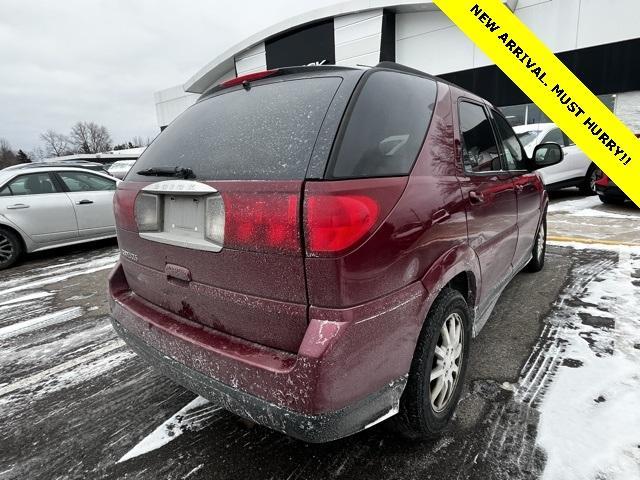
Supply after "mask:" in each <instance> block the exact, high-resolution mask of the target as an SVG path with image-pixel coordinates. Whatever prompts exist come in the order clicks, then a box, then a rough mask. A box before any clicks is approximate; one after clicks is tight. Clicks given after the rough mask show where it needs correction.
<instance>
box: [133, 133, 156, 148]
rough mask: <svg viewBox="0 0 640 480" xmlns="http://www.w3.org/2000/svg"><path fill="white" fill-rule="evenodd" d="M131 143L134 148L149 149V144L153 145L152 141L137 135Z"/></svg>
mask: <svg viewBox="0 0 640 480" xmlns="http://www.w3.org/2000/svg"><path fill="white" fill-rule="evenodd" d="M129 143H130V144H131V145H133V146H134V147H148V146H149V144H150V143H151V139H150V138H149V137H147V138H146V140H145V139H144V138H142V137H141V136H139V135H137V136H135V137H133V138H132V139H131V141H130V142H129Z"/></svg>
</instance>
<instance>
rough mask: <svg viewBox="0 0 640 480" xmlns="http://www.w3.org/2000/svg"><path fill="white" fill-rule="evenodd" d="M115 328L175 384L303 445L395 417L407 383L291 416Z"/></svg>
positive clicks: (120, 326)
mask: <svg viewBox="0 0 640 480" xmlns="http://www.w3.org/2000/svg"><path fill="white" fill-rule="evenodd" d="M112 323H113V327H114V328H115V330H116V332H117V333H118V335H120V337H122V338H123V339H124V340H125V342H127V344H128V345H129V346H130V347H131V348H132V350H134V351H135V352H136V353H137V354H138V355H139V356H140V357H141V358H143V359H144V360H145V361H146V362H148V363H150V364H151V365H153V366H154V367H155V368H156V369H158V370H159V371H160V372H161V373H162V374H164V375H165V376H167V377H169V378H170V379H172V380H173V381H175V382H176V383H179V384H180V385H182V386H184V387H185V388H187V389H189V390H191V391H192V392H196V393H198V394H199V395H201V396H203V397H204V398H207V399H208V400H210V401H212V402H215V403H216V404H218V405H220V406H221V407H223V408H224V409H226V410H228V411H230V412H233V413H235V414H237V415H240V416H241V417H244V418H247V419H249V420H252V421H254V422H256V423H259V424H261V425H264V426H267V427H270V428H272V429H274V430H277V431H279V432H282V433H285V434H287V435H289V436H291V437H294V438H297V439H299V440H303V441H305V442H313V443H320V442H330V441H332V440H337V439H338V438H342V437H346V436H348V435H351V434H353V433H356V432H358V431H360V430H363V429H364V428H366V427H367V426H369V425H370V424H374V423H377V421H379V420H380V419H383V418H384V417H386V416H390V415H391V414H394V413H396V412H397V410H396V407H395V406H396V405H397V403H398V400H399V398H400V396H401V395H402V391H403V389H404V386H405V383H406V378H401V379H398V380H397V381H395V382H391V383H390V384H389V385H386V386H385V387H384V388H383V389H382V390H379V391H377V392H375V393H373V394H371V395H369V396H367V397H365V398H364V399H362V400H361V401H359V402H357V403H356V404H353V405H349V406H347V407H345V408H342V409H340V410H336V411H333V412H326V413H320V414H316V415H308V414H304V413H300V412H295V411H293V410H288V409H286V408H283V407H281V406H279V405H276V404H273V403H270V402H267V401H266V400H264V399H262V398H259V397H256V396H254V395H251V394H248V393H246V392H243V391H242V390H240V389H238V388H233V387H230V386H229V385H226V384H224V383H222V382H219V381H217V380H216V379H214V378H211V377H208V376H206V375H203V374H202V373H200V372H198V371H196V370H193V369H191V368H189V367H187V366H186V365H184V364H182V363H180V362H178V361H176V360H174V359H173V358H171V357H167V356H166V355H164V354H163V353H161V352H160V351H158V350H156V349H155V348H153V347H151V346H149V345H148V344H147V343H145V342H144V341H142V340H140V338H139V337H136V336H135V335H131V334H130V333H129V332H128V331H127V330H125V329H124V328H123V327H122V325H120V324H119V323H118V321H117V320H114V319H112Z"/></svg>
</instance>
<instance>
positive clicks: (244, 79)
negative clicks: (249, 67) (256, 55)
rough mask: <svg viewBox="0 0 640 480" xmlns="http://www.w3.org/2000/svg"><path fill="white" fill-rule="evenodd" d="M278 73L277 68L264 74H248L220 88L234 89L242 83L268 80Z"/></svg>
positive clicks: (263, 72) (224, 83) (223, 84)
mask: <svg viewBox="0 0 640 480" xmlns="http://www.w3.org/2000/svg"><path fill="white" fill-rule="evenodd" d="M277 73H278V69H277V68H275V69H272V70H263V71H262V72H255V73H248V74H247V75H242V76H240V77H236V78H232V79H231V80H227V81H226V82H222V83H221V84H220V87H221V88H229V87H233V86H234V85H240V84H241V83H244V82H253V81H255V80H260V79H261V78H267V77H270V76H272V75H275V74H277Z"/></svg>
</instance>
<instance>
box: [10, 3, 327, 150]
mask: <svg viewBox="0 0 640 480" xmlns="http://www.w3.org/2000/svg"><path fill="white" fill-rule="evenodd" d="M334 3H338V2H337V1H336V0H268V1H258V0H243V1H211V0H210V1H205V0H183V1H179V0H56V1H49V0H39V1H37V0H0V138H5V139H6V140H8V141H9V143H10V144H11V146H12V147H13V149H14V150H16V151H17V150H18V149H19V148H20V149H22V150H25V151H30V150H32V149H34V148H35V147H39V146H42V143H41V141H40V138H39V136H40V134H41V133H42V132H44V131H46V130H47V129H54V130H56V131H58V132H60V133H64V134H67V133H68V132H69V130H70V129H71V126H72V125H73V124H74V123H75V122H77V121H93V122H96V123H98V124H101V125H104V126H106V127H107V128H108V129H109V131H110V132H111V137H112V139H113V141H114V142H115V143H116V144H117V143H122V142H125V141H128V140H130V139H131V138H132V137H134V136H142V137H147V136H149V137H151V138H153V137H155V135H156V134H157V133H158V125H157V122H156V116H155V105H154V101H153V93H154V92H155V91H157V90H162V89H164V88H168V87H171V86H174V85H177V84H182V83H184V82H185V81H186V80H187V79H188V78H189V77H191V75H193V74H194V73H196V72H197V71H198V70H199V69H200V68H201V67H203V66H204V65H205V64H207V63H208V62H210V61H211V60H213V59H214V58H215V57H216V56H217V55H219V54H220V53H222V52H223V51H224V50H226V49H227V48H229V47H231V46H233V45H234V44H235V43H237V42H240V41H241V40H244V39H245V38H247V37H249V36H250V35H252V34H254V33H257V32H259V31H260V30H262V29H263V28H266V27H269V26H271V25H273V24H275V23H277V22H280V21H282V20H285V19H286V18H289V17H292V16H295V15H298V14H300V13H304V12H305V11H309V10H312V9H314V8H319V7H323V6H326V5H331V4H334Z"/></svg>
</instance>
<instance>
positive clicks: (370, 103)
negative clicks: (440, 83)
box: [327, 71, 438, 178]
mask: <svg viewBox="0 0 640 480" xmlns="http://www.w3.org/2000/svg"><path fill="white" fill-rule="evenodd" d="M363 81H364V82H365V83H364V84H363V86H362V88H361V90H360V92H359V94H358V95H357V97H356V99H355V100H354V101H353V104H352V105H351V106H350V107H349V110H348V111H347V114H346V116H345V120H344V121H343V125H342V127H341V131H340V133H339V135H338V139H337V142H336V148H335V149H334V153H333V155H332V158H331V161H330V163H329V168H328V172H327V177H329V178H361V177H382V176H398V175H407V174H408V173H409V172H410V171H411V168H412V167H413V164H414V162H415V160H416V158H417V156H418V153H419V152H420V148H421V147H422V144H423V142H424V139H425V136H426V133H427V129H428V128H429V124H430V122H431V117H432V115H433V109H434V105H435V102H436V97H437V90H438V87H437V84H436V82H435V81H433V80H431V79H428V78H424V77H418V76H415V75H408V74H404V73H398V72H389V71H374V72H372V73H370V74H369V75H367V76H365V77H364V79H363Z"/></svg>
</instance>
